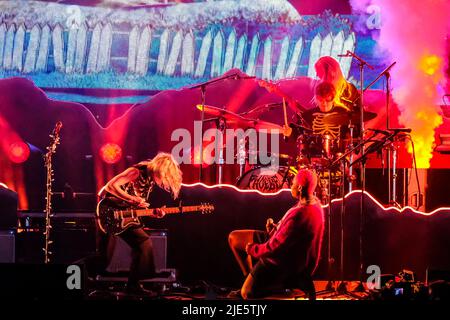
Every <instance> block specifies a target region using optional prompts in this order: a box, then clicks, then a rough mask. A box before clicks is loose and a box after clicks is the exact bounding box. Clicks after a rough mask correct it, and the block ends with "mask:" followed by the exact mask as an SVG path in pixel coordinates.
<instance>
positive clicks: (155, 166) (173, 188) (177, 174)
mask: <svg viewBox="0 0 450 320" xmlns="http://www.w3.org/2000/svg"><path fill="white" fill-rule="evenodd" d="M141 164H145V165H147V170H148V172H153V174H155V175H157V176H158V178H160V179H161V185H160V187H161V188H163V189H164V190H166V191H168V192H171V193H172V196H173V198H174V199H176V198H178V195H179V193H180V189H181V182H182V176H183V174H182V172H181V170H180V166H179V164H178V163H177V161H176V160H175V158H174V157H173V156H172V155H171V154H170V153H164V152H160V153H158V154H157V155H156V156H155V157H154V158H153V159H151V160H150V161H144V162H141Z"/></svg>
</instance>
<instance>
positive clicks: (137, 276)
mask: <svg viewBox="0 0 450 320" xmlns="http://www.w3.org/2000/svg"><path fill="white" fill-rule="evenodd" d="M120 237H121V238H122V239H123V240H124V241H125V242H126V243H127V244H128V245H129V246H130V247H131V249H132V261H131V266H130V273H129V277H128V285H129V286H134V285H137V284H138V282H139V280H142V279H145V278H151V277H154V275H155V261H154V257H153V244H152V240H151V238H150V236H149V235H148V234H147V233H146V232H145V231H144V229H142V228H129V229H127V230H126V231H124V232H123V233H121V234H120Z"/></svg>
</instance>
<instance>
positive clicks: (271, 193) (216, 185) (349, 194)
mask: <svg viewBox="0 0 450 320" xmlns="http://www.w3.org/2000/svg"><path fill="white" fill-rule="evenodd" d="M182 185H183V187H196V186H202V187H204V188H207V189H215V188H231V189H234V190H236V191H238V192H241V193H258V194H260V195H262V196H276V195H278V194H280V193H282V192H286V191H288V192H290V191H291V190H290V189H281V190H278V191H277V192H261V191H259V190H247V189H246V190H243V189H239V188H238V187H236V186H234V185H231V184H215V185H212V186H210V185H206V184H204V183H202V182H196V183H192V184H185V183H183V184H182ZM361 192H362V191H361V190H353V191H352V192H349V193H347V194H346V195H345V196H344V198H345V199H346V198H348V197H349V196H351V195H352V194H356V193H358V194H361ZM364 194H365V195H367V196H368V197H369V198H370V199H372V201H373V202H375V203H376V204H377V205H378V206H379V207H380V208H381V209H383V210H384V211H389V210H395V211H397V212H398V213H403V211H405V210H407V209H410V210H411V211H413V212H415V213H418V214H421V215H424V216H431V215H433V214H435V213H436V212H438V211H450V207H441V208H437V209H435V210H433V211H431V212H422V211H418V210H416V209H414V208H413V207H410V206H406V207H403V208H401V209H399V208H397V207H387V208H385V207H384V206H383V205H382V204H381V203H380V202H379V201H378V200H377V199H375V198H374V197H373V196H372V195H371V194H370V193H368V192H367V191H364ZM339 201H342V198H337V199H333V200H331V202H332V203H334V202H339ZM322 207H324V208H326V207H328V204H326V205H323V206H322Z"/></svg>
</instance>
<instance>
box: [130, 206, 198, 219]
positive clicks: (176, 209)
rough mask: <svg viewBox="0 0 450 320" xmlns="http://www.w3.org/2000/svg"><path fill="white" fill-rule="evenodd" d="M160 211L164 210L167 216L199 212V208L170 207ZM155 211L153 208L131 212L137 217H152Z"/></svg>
mask: <svg viewBox="0 0 450 320" xmlns="http://www.w3.org/2000/svg"><path fill="white" fill-rule="evenodd" d="M161 209H162V210H164V212H165V213H166V215H168V214H176V213H181V212H183V213H184V212H194V211H200V210H201V206H183V207H181V208H180V207H170V208H161ZM155 210H156V209H154V208H152V209H137V210H133V211H134V213H135V214H136V215H137V216H138V217H145V216H153V215H155Z"/></svg>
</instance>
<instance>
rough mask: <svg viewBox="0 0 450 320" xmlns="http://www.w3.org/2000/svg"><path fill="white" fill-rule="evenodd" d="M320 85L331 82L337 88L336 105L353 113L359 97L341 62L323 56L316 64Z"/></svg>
mask: <svg viewBox="0 0 450 320" xmlns="http://www.w3.org/2000/svg"><path fill="white" fill-rule="evenodd" d="M314 69H315V70H316V75H317V77H318V78H319V80H320V81H319V83H321V82H329V83H331V84H332V85H333V87H334V88H335V92H336V94H335V96H334V99H333V100H334V104H335V105H338V106H341V107H344V108H346V109H347V111H352V108H353V104H354V103H355V102H356V101H357V99H358V97H359V92H358V89H356V87H355V86H354V85H353V84H352V83H350V82H348V81H347V80H346V79H345V77H344V74H343V72H342V69H341V66H340V64H339V62H338V61H337V60H336V59H334V58H333V57H330V56H323V57H321V58H319V60H317V62H316V63H315V64H314Z"/></svg>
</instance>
